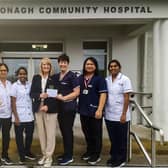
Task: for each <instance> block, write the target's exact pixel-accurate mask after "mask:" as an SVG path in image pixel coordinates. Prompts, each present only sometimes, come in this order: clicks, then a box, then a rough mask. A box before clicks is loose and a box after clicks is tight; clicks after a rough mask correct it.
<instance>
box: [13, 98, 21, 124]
mask: <svg viewBox="0 0 168 168" xmlns="http://www.w3.org/2000/svg"><path fill="white" fill-rule="evenodd" d="M11 104H12V112H13V114H14V116H15V121H14V122H15V125H19V123H20V120H19V116H18V113H17V110H16V97H13V96H11Z"/></svg>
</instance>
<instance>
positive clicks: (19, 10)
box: [0, 0, 168, 19]
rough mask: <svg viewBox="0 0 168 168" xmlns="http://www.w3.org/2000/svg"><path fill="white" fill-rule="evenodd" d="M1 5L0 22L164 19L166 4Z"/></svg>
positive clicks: (147, 0) (148, 1) (145, 1)
mask: <svg viewBox="0 0 168 168" xmlns="http://www.w3.org/2000/svg"><path fill="white" fill-rule="evenodd" d="M9 2H10V1H5V2H1V1H0V19H48V18H50V19H81V18H83V19H86V18H90V19H92V18H167V17H168V10H167V7H168V2H167V1H166V2H165V1H162V0H160V1H159V0H158V1H155V2H152V0H141V3H138V2H140V1H138V0H137V2H136V1H135V0H134V1H133V0H132V1H131V0H130V1H126V0H123V2H122V1H113V0H111V1H107V2H106V1H103V2H100V1H97V3H96V1H95V2H94V3H91V2H90V1H88V3H86V2H87V1H80V0H79V1H74V0H72V2H71V1H70V0H69V1H61V0H60V1H58V0H57V1H56V0H55V1H54V0H53V1H50V0H49V1H40V2H41V3H39V1H38V2H36V1H35V0H34V1H31V0H30V1H26V0H25V1H24V0H23V1H16V2H15V0H13V1H12V3H13V5H10V3H9Z"/></svg>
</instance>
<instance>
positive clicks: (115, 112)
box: [105, 73, 132, 121]
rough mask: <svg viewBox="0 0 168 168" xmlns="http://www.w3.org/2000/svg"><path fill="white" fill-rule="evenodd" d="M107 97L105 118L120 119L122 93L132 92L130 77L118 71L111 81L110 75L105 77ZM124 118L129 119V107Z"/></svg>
mask: <svg viewBox="0 0 168 168" xmlns="http://www.w3.org/2000/svg"><path fill="white" fill-rule="evenodd" d="M106 82H107V89H108V98H107V103H106V106H105V119H107V120H110V121H120V117H121V115H122V112H123V106H124V93H129V92H132V86H131V81H130V79H129V78H128V77H127V76H125V75H123V74H122V73H119V74H118V75H117V77H116V79H115V80H114V81H113V82H112V76H108V77H107V78H106ZM126 120H127V121H129V120H130V112H129V107H128V110H127V113H126Z"/></svg>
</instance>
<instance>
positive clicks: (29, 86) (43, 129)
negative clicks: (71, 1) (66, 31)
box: [0, 54, 132, 167]
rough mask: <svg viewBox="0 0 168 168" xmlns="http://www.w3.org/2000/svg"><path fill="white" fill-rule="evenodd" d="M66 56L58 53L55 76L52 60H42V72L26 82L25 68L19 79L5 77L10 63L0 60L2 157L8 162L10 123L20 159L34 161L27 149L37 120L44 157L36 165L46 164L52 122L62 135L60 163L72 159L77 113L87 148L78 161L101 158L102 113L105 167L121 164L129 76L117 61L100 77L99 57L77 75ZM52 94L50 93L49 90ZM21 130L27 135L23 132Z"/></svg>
mask: <svg viewBox="0 0 168 168" xmlns="http://www.w3.org/2000/svg"><path fill="white" fill-rule="evenodd" d="M69 62H70V60H69V57H68V56H67V55H66V54H62V55H61V56H59V57H58V65H59V68H60V72H59V73H56V74H54V75H53V69H52V62H51V60H50V59H49V58H43V59H42V60H41V62H40V72H39V74H36V75H34V76H33V79H32V82H28V81H27V69H26V68H25V67H19V69H18V70H17V72H16V75H17V78H18V80H17V81H16V82H15V83H13V84H11V82H10V81H8V80H7V74H8V71H9V70H8V66H7V65H6V64H4V63H0V128H1V129H2V156H1V161H3V162H4V163H5V164H8V165H9V164H12V161H11V160H10V158H9V156H8V148H9V141H10V128H11V125H12V122H13V123H14V130H15V137H16V144H17V149H18V153H19V157H20V160H19V163H21V164H22V163H24V161H25V159H31V160H35V159H36V157H35V156H34V155H33V154H32V152H31V144H32V140H33V132H34V120H35V122H36V124H37V130H38V136H39V141H40V147H41V153H42V157H41V158H40V159H39V160H38V164H39V165H43V166H44V167H50V166H51V165H52V162H53V159H52V156H53V153H54V150H55V143H56V122H57V121H58V124H59V128H60V131H61V134H62V138H63V147H64V150H63V153H62V154H61V155H60V156H58V157H57V160H58V164H59V165H68V164H69V163H71V162H73V161H74V159H73V138H74V137H73V124H74V120H75V114H76V112H78V113H79V114H80V121H81V128H82V131H83V133H84V137H85V141H86V151H85V152H84V153H83V154H82V156H81V159H82V160H85V161H87V162H88V163H89V164H90V165H95V164H96V163H98V162H99V161H100V160H101V158H100V154H101V150H102V121H103V116H104V119H105V123H106V126H107V131H108V134H109V139H110V142H111V149H110V158H109V159H108V160H107V164H108V165H109V166H112V167H113V166H122V165H124V164H125V162H126V159H127V140H128V139H127V134H128V126H129V121H130V112H129V93H130V92H132V87H131V82H130V79H129V78H128V77H127V76H125V75H124V74H122V73H121V65H120V62H119V61H118V60H112V61H110V62H109V64H108V70H109V73H110V75H109V76H108V77H107V78H106V79H104V78H103V77H101V76H100V75H99V68H98V63H97V60H96V59H95V58H93V57H88V58H87V59H86V60H85V61H84V63H83V73H82V74H81V75H80V76H79V77H77V76H76V74H75V73H73V72H72V71H70V70H69ZM49 91H50V92H51V93H50V92H49ZM24 134H25V135H24Z"/></svg>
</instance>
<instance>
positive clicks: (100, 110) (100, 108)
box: [95, 93, 107, 119]
mask: <svg viewBox="0 0 168 168" xmlns="http://www.w3.org/2000/svg"><path fill="white" fill-rule="evenodd" d="M106 97H107V93H101V94H100V98H99V105H98V108H97V111H96V113H95V118H96V119H100V118H102V114H103V108H104V105H105V103H106Z"/></svg>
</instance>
